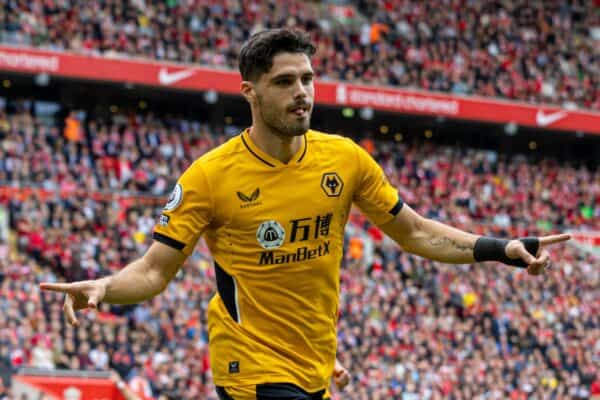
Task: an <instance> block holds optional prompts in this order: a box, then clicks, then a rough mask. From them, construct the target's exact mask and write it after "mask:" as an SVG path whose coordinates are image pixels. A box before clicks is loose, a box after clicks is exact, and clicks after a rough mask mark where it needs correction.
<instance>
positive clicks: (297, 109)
mask: <svg viewBox="0 0 600 400" xmlns="http://www.w3.org/2000/svg"><path fill="white" fill-rule="evenodd" d="M309 110H310V106H309V105H308V104H302V105H298V106H294V107H292V108H290V110H289V112H290V113H292V114H294V115H296V116H297V117H305V116H306V115H308V111H309Z"/></svg>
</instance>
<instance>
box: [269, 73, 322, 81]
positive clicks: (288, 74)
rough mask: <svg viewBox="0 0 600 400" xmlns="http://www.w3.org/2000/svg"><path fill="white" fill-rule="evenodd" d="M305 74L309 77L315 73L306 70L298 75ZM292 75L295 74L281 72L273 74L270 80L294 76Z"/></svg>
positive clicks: (294, 75)
mask: <svg viewBox="0 0 600 400" xmlns="http://www.w3.org/2000/svg"><path fill="white" fill-rule="evenodd" d="M307 75H308V76H310V77H313V76H315V73H314V72H313V71H306V72H303V73H302V74H300V76H307ZM294 77H296V74H292V73H289V72H284V73H282V74H279V75H275V76H274V77H272V78H271V81H276V80H278V79H283V78H294Z"/></svg>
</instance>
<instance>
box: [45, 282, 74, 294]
mask: <svg viewBox="0 0 600 400" xmlns="http://www.w3.org/2000/svg"><path fill="white" fill-rule="evenodd" d="M40 289H42V290H50V291H53V292H63V293H69V292H70V291H71V290H72V289H73V285H72V284H71V283H50V282H43V283H40Z"/></svg>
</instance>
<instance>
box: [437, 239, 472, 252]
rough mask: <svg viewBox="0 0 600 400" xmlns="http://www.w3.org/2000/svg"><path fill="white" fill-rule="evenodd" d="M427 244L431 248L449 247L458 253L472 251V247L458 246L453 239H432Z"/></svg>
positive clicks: (466, 245)
mask: <svg viewBox="0 0 600 400" xmlns="http://www.w3.org/2000/svg"><path fill="white" fill-rule="evenodd" d="M429 244H430V245H432V246H433V247H447V246H450V247H452V248H454V249H456V250H458V251H471V252H472V251H473V246H470V245H468V244H460V243H458V242H457V241H456V240H454V239H450V238H448V237H445V236H444V237H433V238H431V239H429Z"/></svg>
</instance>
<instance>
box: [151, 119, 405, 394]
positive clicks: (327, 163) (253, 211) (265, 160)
mask: <svg viewBox="0 0 600 400" xmlns="http://www.w3.org/2000/svg"><path fill="white" fill-rule="evenodd" d="M248 132H249V131H248V130H246V131H244V132H242V133H241V134H240V135H238V136H236V137H234V138H232V139H230V140H229V141H228V142H226V143H224V144H223V145H221V146H219V147H217V148H215V149H214V150H212V151H210V152H208V153H207V154H205V155H204V156H202V157H200V158H199V159H198V160H196V161H195V162H194V163H193V164H192V165H191V166H190V167H189V168H188V169H187V170H186V171H185V172H184V173H183V175H182V176H181V177H180V179H179V181H178V183H177V185H176V187H175V189H174V190H173V193H172V194H171V196H170V197H169V200H168V202H167V204H166V206H165V208H164V210H163V214H162V215H161V217H160V220H159V222H158V224H157V225H156V227H155V230H154V235H153V236H154V239H155V240H158V241H160V242H162V243H165V244H167V245H169V246H172V247H174V248H176V249H179V250H181V251H183V252H184V253H185V254H187V255H189V254H190V253H191V252H192V250H193V248H194V246H195V244H196V242H197V241H198V239H199V238H200V237H201V236H202V235H204V237H205V240H206V242H207V244H208V247H209V249H210V251H211V253H212V255H213V258H214V260H215V269H216V278H217V288H218V293H217V294H215V296H214V297H213V298H212V300H211V301H210V303H209V306H208V332H209V349H210V361H211V368H212V371H213V376H214V381H215V383H216V384H217V385H219V386H241V385H253V384H259V383H265V382H288V383H293V384H296V385H298V386H300V387H301V388H303V389H304V390H306V391H309V392H312V391H318V390H321V389H324V388H326V387H328V386H329V380H330V378H331V375H332V373H333V367H334V361H335V354H336V346H337V342H336V323H337V313H338V299H339V278H340V264H341V261H342V252H343V241H344V225H345V224H346V221H347V218H348V213H349V211H350V207H351V205H352V203H355V204H356V205H357V206H358V207H359V208H360V209H361V210H362V211H363V212H364V213H365V214H366V215H367V216H368V217H369V218H370V219H371V220H372V221H373V222H374V223H376V224H382V223H385V222H388V221H390V220H391V219H392V218H393V217H394V215H396V214H397V213H398V212H399V211H400V209H401V207H402V202H401V200H400V199H399V196H398V193H397V191H396V190H395V189H394V188H393V187H392V186H391V185H390V184H389V182H388V180H387V179H386V178H385V175H384V173H383V171H382V169H381V168H380V167H379V166H378V165H377V163H376V162H375V161H374V160H373V159H372V158H371V156H369V154H368V153H367V152H366V151H365V150H363V149H362V148H361V147H360V146H358V145H357V144H356V143H354V142H353V141H352V140H350V139H348V138H343V137H341V136H337V135H328V134H324V133H320V132H317V131H314V130H309V131H308V132H307V133H306V134H305V135H304V137H303V144H302V147H301V148H300V150H299V151H298V152H297V154H296V155H294V157H293V158H292V159H291V160H290V161H289V162H288V163H287V164H284V163H282V162H281V161H279V160H277V159H275V158H273V157H271V156H269V155H268V154H266V153H264V152H263V151H261V150H260V149H259V148H258V147H257V146H256V145H255V144H254V143H253V142H252V140H251V138H250V136H249V133H248Z"/></svg>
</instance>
